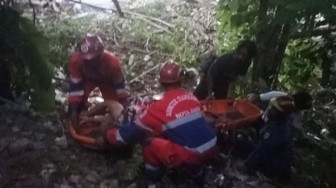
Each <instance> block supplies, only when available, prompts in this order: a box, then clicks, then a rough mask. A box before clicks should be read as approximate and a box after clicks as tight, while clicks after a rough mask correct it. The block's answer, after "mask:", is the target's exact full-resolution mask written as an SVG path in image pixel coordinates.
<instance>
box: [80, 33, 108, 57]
mask: <svg viewBox="0 0 336 188" xmlns="http://www.w3.org/2000/svg"><path fill="white" fill-rule="evenodd" d="M78 50H79V52H80V54H81V55H82V58H83V59H85V60H90V59H93V58H95V57H97V56H99V55H101V54H102V53H103V51H104V45H103V42H102V40H101V39H100V37H99V36H98V35H96V34H92V33H87V34H86V36H85V38H83V39H82V40H81V41H80V42H79V46H78Z"/></svg>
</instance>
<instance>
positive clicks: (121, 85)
mask: <svg viewBox="0 0 336 188" xmlns="http://www.w3.org/2000/svg"><path fill="white" fill-rule="evenodd" d="M111 61H112V63H111V66H112V67H111V68H112V72H113V86H114V88H115V90H116V93H117V95H118V100H119V102H120V103H121V104H122V105H123V106H124V108H125V107H126V106H127V98H128V96H129V93H128V92H127V91H126V81H125V78H124V74H123V71H122V69H121V65H120V61H119V59H118V58H117V57H116V56H111Z"/></svg>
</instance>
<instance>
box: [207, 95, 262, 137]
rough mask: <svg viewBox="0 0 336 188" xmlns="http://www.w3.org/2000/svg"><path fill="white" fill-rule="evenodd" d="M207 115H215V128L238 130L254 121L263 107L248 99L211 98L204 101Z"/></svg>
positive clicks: (260, 113)
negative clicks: (260, 107)
mask: <svg viewBox="0 0 336 188" xmlns="http://www.w3.org/2000/svg"><path fill="white" fill-rule="evenodd" d="M202 111H203V113H204V114H205V116H209V115H210V116H213V118H214V121H215V129H216V130H218V129H221V130H224V131H229V130H236V129H239V128H241V127H242V126H246V125H249V124H252V123H254V122H255V121H256V120H257V119H258V118H259V117H260V116H261V115H262V113H263V111H262V110H261V109H259V108H258V107H256V106H255V105H253V104H252V103H251V102H249V101H247V100H239V99H237V100H235V99H228V100H209V101H202Z"/></svg>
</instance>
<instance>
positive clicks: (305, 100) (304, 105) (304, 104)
mask: <svg viewBox="0 0 336 188" xmlns="http://www.w3.org/2000/svg"><path fill="white" fill-rule="evenodd" d="M292 97H293V99H294V102H295V107H296V109H298V110H306V109H309V108H310V107H311V106H312V102H313V97H312V96H311V95H310V94H309V93H307V92H304V91H299V92H297V93H295V94H294V95H293V96H292Z"/></svg>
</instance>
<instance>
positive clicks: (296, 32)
mask: <svg viewBox="0 0 336 188" xmlns="http://www.w3.org/2000/svg"><path fill="white" fill-rule="evenodd" d="M335 4H336V1H334V0H323V1H318V0H313V1H311V0H299V1H290V0H286V1H276V0H221V1H220V2H219V6H218V14H217V18H218V21H219V22H220V25H219V28H218V31H219V43H218V46H219V50H220V51H223V50H228V49H233V48H234V46H235V45H236V43H237V41H239V39H242V38H253V39H255V40H256V42H257V47H258V52H259V54H258V57H257V58H256V61H255V63H254V68H253V74H252V76H253V79H254V81H258V78H261V79H262V80H263V81H265V82H266V83H267V85H268V86H272V87H273V88H276V87H277V85H278V82H280V85H279V86H280V87H281V88H285V89H289V90H295V89H298V88H299V87H307V86H314V85H316V78H318V77H317V74H316V71H317V70H319V69H320V70H321V69H322V59H323V57H327V59H328V58H330V57H331V49H332V46H333V45H330V44H331V43H333V41H334V38H335V37H333V36H332V32H333V31H335V21H336V19H335V17H334V16H333V15H335V13H336V9H335ZM314 37H315V38H314ZM223 44H224V45H223ZM321 49H323V50H321ZM312 54H313V55H312ZM324 59H325V60H326V58H324ZM282 60H284V61H282ZM281 63H283V64H281ZM305 66H307V67H305ZM290 67H291V68H290ZM292 67H293V69H292ZM299 67H301V68H299ZM298 68H299V69H300V71H299V72H298V71H297V70H298ZM323 68H324V69H330V65H329V66H327V67H323ZM321 71H322V70H321ZM323 72H324V71H323ZM327 72H328V71H327ZM297 73H299V74H297ZM320 76H321V75H320ZM289 78H290V79H289ZM326 79H327V81H326V82H328V81H329V80H328V79H329V78H328V75H327V77H326Z"/></svg>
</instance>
